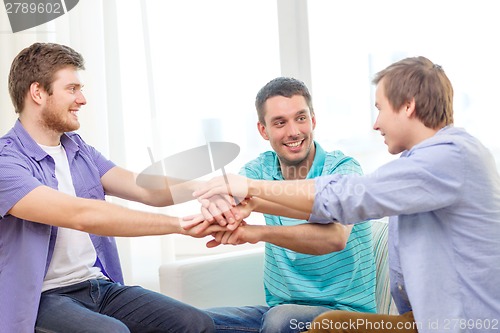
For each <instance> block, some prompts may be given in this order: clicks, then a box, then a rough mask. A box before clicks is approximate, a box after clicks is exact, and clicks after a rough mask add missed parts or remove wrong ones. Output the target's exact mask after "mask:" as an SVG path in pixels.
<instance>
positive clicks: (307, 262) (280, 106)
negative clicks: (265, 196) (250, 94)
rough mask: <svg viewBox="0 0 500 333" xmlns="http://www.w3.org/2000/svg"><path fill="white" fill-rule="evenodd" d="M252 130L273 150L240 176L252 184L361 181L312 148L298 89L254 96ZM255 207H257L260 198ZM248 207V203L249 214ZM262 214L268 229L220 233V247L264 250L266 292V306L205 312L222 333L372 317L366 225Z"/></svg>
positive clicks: (353, 166) (350, 165)
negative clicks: (261, 246)
mask: <svg viewBox="0 0 500 333" xmlns="http://www.w3.org/2000/svg"><path fill="white" fill-rule="evenodd" d="M255 105H256V109H257V113H258V117H259V121H258V123H257V127H258V130H259V133H260V134H261V136H262V137H263V138H264V139H265V140H268V141H269V142H270V144H271V147H272V148H273V150H274V151H268V152H265V153H263V154H261V155H260V156H259V157H258V158H256V159H255V160H253V161H250V162H249V163H247V164H246V165H245V166H244V167H243V168H242V170H241V173H242V174H243V175H246V176H247V177H250V178H253V179H265V180H284V179H287V180H292V179H306V178H307V179H312V178H315V177H317V176H321V175H330V174H352V173H354V174H361V173H362V171H361V168H360V166H359V164H358V162H357V161H355V160H354V159H353V158H351V157H348V156H345V155H344V154H343V153H342V152H340V151H338V150H337V151H333V152H325V151H324V150H323V149H322V148H321V146H320V145H319V144H318V143H317V142H315V141H314V138H313V134H314V132H313V131H314V128H315V125H316V119H315V116H314V110H313V106H312V99H311V96H310V94H309V91H308V89H307V87H306V86H305V85H304V83H303V82H301V81H299V80H296V79H293V78H286V77H279V78H276V79H274V80H272V81H270V82H268V83H267V84H266V85H265V86H264V87H263V88H262V89H261V90H260V91H259V93H258V94H257V97H256V102H255ZM252 200H259V199H258V198H255V199H252ZM252 205H253V202H250V203H248V205H247V207H251V206H252ZM274 209H275V214H276V215H270V214H266V215H265V220H266V225H264V226H262V225H246V224H243V225H240V226H239V227H238V228H237V229H236V230H234V231H228V232H221V233H219V234H218V235H216V237H215V241H213V242H212V243H211V245H216V244H217V243H224V244H242V243H246V242H249V243H256V242H259V241H263V242H266V244H265V265H264V289H265V292H266V301H267V304H268V306H245V307H229V308H228V307H223V308H214V309H209V314H210V315H211V316H212V318H213V319H214V322H215V325H216V329H217V331H219V332H233V331H234V332H241V331H245V332H268V333H279V332H300V331H302V330H303V328H304V327H306V326H307V324H308V323H310V322H311V321H312V320H313V319H314V318H315V317H316V316H317V315H319V314H321V313H323V312H326V311H329V310H332V309H342V310H348V311H361V312H375V311H376V305H375V266H374V258H373V251H372V234H371V222H365V223H360V224H358V225H356V226H354V227H353V226H343V225H341V224H338V223H332V224H328V225H313V224H308V223H307V221H304V220H295V219H290V218H286V217H284V216H280V215H284V214H282V213H283V212H282V211H281V210H282V209H286V208H284V207H274Z"/></svg>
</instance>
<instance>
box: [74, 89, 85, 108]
mask: <svg viewBox="0 0 500 333" xmlns="http://www.w3.org/2000/svg"><path fill="white" fill-rule="evenodd" d="M76 102H77V103H78V104H80V105H85V104H87V100H86V99H85V96H84V95H83V93H82V92H81V91H79V92H78V95H77V97H76Z"/></svg>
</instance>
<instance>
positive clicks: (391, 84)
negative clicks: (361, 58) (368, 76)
mask: <svg viewBox="0 0 500 333" xmlns="http://www.w3.org/2000/svg"><path fill="white" fill-rule="evenodd" d="M382 79H383V80H384V82H383V84H384V90H385V95H386V97H387V99H388V100H389V103H390V104H391V106H392V107H393V108H394V109H395V110H399V109H400V108H401V107H402V106H403V105H404V104H405V103H407V102H410V101H411V100H412V99H413V98H415V114H416V116H417V118H418V119H420V120H421V121H422V122H423V124H424V125H425V126H427V127H429V128H433V129H437V128H441V127H444V126H446V125H450V124H453V87H452V85H451V82H450V80H449V79H448V77H447V76H446V74H445V73H444V70H443V69H442V68H441V66H439V65H435V64H434V63H432V62H431V61H430V60H429V59H427V58H425V57H414V58H406V59H403V60H400V61H398V62H396V63H394V64H392V65H390V66H389V67H387V68H386V69H384V70H382V71H380V72H378V73H377V74H375V78H374V79H373V81H372V82H373V83H374V84H378V83H380V81H381V80H382Z"/></svg>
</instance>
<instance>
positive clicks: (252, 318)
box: [206, 304, 331, 333]
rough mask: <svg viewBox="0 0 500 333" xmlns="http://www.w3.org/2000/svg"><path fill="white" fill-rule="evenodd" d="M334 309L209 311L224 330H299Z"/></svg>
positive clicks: (275, 332)
mask: <svg viewBox="0 0 500 333" xmlns="http://www.w3.org/2000/svg"><path fill="white" fill-rule="evenodd" d="M327 311H331V309H330V308H326V307H322V306H308V305H296V304H283V305H277V306H273V307H268V306H262V305H256V306H243V307H220V308H210V309H207V310H206V312H207V313H208V314H209V315H210V317H212V319H213V320H214V323H215V329H216V332H221V333H233V332H234V333H243V332H260V333H298V332H304V331H306V330H307V327H308V324H309V323H310V322H312V321H313V319H314V318H316V317H317V316H319V315H320V314H322V313H324V312H327Z"/></svg>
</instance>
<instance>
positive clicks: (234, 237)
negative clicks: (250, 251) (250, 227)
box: [206, 221, 255, 248]
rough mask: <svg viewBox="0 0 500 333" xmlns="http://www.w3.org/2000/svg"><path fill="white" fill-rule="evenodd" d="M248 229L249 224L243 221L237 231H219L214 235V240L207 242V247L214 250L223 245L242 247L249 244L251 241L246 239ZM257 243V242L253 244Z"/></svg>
mask: <svg viewBox="0 0 500 333" xmlns="http://www.w3.org/2000/svg"><path fill="white" fill-rule="evenodd" d="M246 228H247V223H246V222H245V221H242V222H241V223H240V225H239V227H238V228H237V229H236V230H231V231H218V232H216V233H213V234H212V236H213V237H214V239H212V240H210V241H209V242H207V244H206V246H207V247H208V248H213V247H216V246H219V245H221V244H224V245H241V244H245V243H248V242H249V241H248V240H246V239H245V237H244V236H245V231H246ZM252 243H255V242H252Z"/></svg>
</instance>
